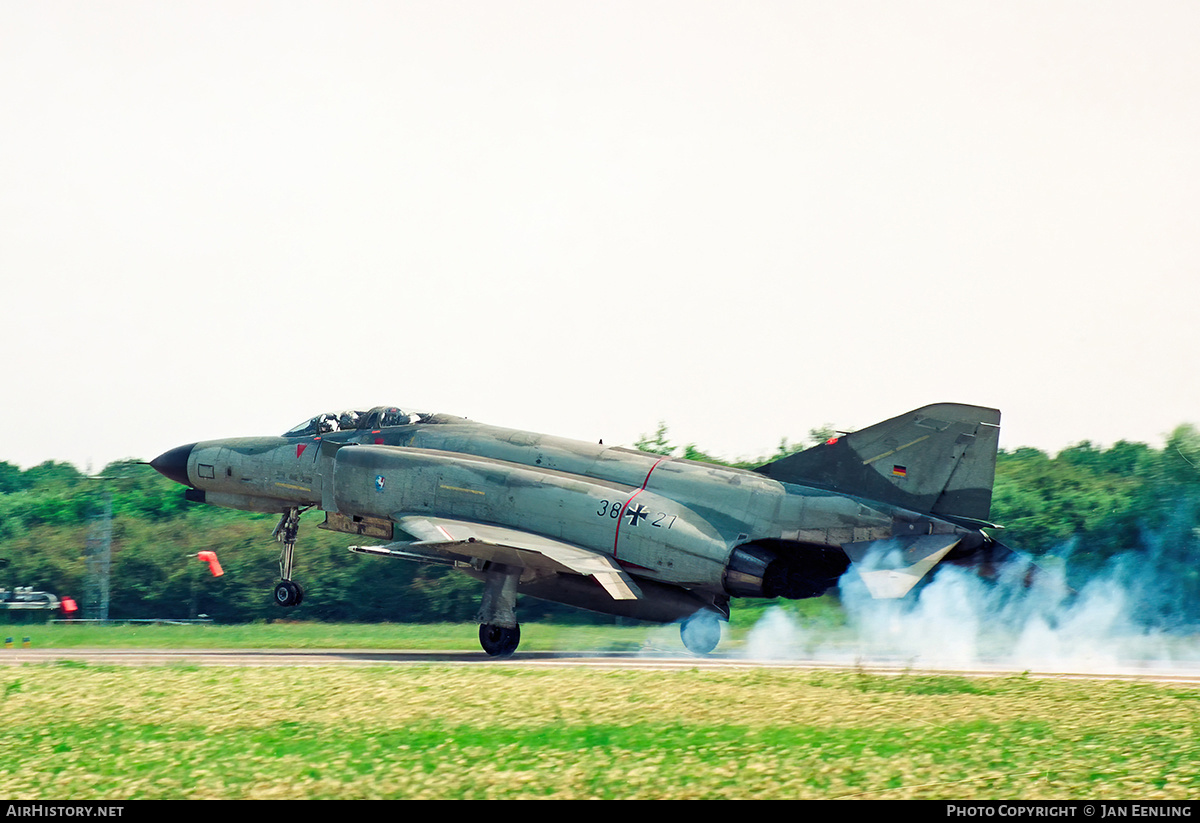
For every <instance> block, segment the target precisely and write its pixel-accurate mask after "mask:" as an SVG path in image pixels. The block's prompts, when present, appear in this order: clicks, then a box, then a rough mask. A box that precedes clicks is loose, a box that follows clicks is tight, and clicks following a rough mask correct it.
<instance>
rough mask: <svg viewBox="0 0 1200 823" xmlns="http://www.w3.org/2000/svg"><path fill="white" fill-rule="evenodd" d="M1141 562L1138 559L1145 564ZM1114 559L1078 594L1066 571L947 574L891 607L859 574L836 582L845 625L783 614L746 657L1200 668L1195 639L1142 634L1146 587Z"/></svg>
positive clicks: (772, 615) (758, 631) (1050, 668)
mask: <svg viewBox="0 0 1200 823" xmlns="http://www.w3.org/2000/svg"><path fill="white" fill-rule="evenodd" d="M1143 561H1144V558H1143ZM1131 568H1134V565H1133V564H1131V563H1130V562H1129V559H1128V558H1118V560H1117V561H1115V562H1114V563H1112V564H1110V567H1109V569H1108V570H1107V571H1106V573H1104V574H1101V575H1099V576H1097V577H1096V578H1094V579H1093V580H1092V581H1090V582H1089V583H1087V584H1086V585H1084V586H1083V587H1082V588H1081V590H1080V591H1078V592H1075V591H1072V590H1071V589H1070V588H1069V587H1068V586H1067V585H1066V584H1065V575H1064V573H1063V571H1062V567H1059V570H1058V571H1055V570H1053V569H1050V570H1048V569H1042V570H1041V571H1040V572H1039V574H1038V575H1037V576H1036V578H1035V580H1034V582H1033V584H1032V585H1031V586H1027V585H1026V584H1025V574H1026V571H1027V569H1025V568H1015V567H1014V568H1013V569H1011V570H1010V571H1009V573H1008V574H1007V575H1006V577H1005V579H1002V580H1000V581H998V582H988V581H984V580H982V579H980V578H979V577H978V576H976V575H975V574H974V573H973V572H970V571H966V570H962V569H959V568H956V567H953V566H946V567H944V568H941V569H939V570H938V572H937V574H936V576H935V577H934V579H933V580H932V582H930V583H928V584H927V585H925V586H923V587H921V588H919V589H918V590H917V591H914V592H912V593H910V594H909V595H908V596H907V597H905V598H902V599H896V600H876V599H873V598H872V597H871V596H870V594H869V593H868V592H867V589H866V586H865V585H864V584H863V582H862V579H861V578H860V577H859V576H858V574H857V573H856V572H855V571H853V570H851V571H849V572H847V573H846V574H845V575H844V576H843V577H842V582H841V586H840V599H841V604H842V608H843V609H844V612H845V618H846V625H845V626H841V627H835V628H806V627H805V625H804V623H803V621H801V620H800V619H798V618H797V617H796V616H795V615H794V614H792V613H789V612H787V611H785V610H784V609H781V608H775V609H772V610H770V611H769V612H768V613H767V614H766V615H765V616H764V617H763V618H762V619H761V620H759V622H758V623H757V625H755V627H754V628H753V629H752V630H751V632H750V634H749V636H748V638H747V640H746V642H745V644H744V650H743V652H744V654H745V656H746V657H749V658H752V659H760V660H771V659H776V660H778V659H788V660H811V661H813V662H836V663H843V664H844V663H854V662H857V663H864V664H870V663H875V664H881V665H891V666H912V667H927V668H948V669H963V668H985V669H986V668H996V669H1003V670H1013V669H1017V670H1030V671H1045V672H1070V671H1076V672H1081V673H1083V672H1086V673H1097V672H1104V673H1121V672H1123V671H1129V670H1145V669H1146V668H1148V667H1151V668H1163V667H1168V666H1177V665H1180V664H1189V667H1190V668H1191V669H1192V670H1194V669H1195V668H1196V665H1197V663H1198V662H1200V638H1198V636H1197V635H1196V634H1195V633H1194V632H1193V633H1191V634H1190V635H1189V634H1185V633H1178V634H1173V635H1168V634H1166V633H1164V632H1160V631H1157V630H1153V629H1149V628H1146V626H1145V624H1144V623H1143V622H1141V621H1139V620H1138V619H1136V618H1137V617H1138V615H1139V613H1140V610H1142V609H1144V607H1145V603H1146V601H1145V599H1144V597H1142V595H1143V594H1144V592H1143V591H1139V589H1141V588H1144V586H1145V581H1144V579H1138V578H1136V577H1133V578H1131V577H1130V576H1129V570H1130V569H1131Z"/></svg>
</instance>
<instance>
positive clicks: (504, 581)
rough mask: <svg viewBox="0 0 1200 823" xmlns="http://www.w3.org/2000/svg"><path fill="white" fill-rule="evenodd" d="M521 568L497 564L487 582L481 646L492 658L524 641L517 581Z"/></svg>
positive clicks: (481, 607) (506, 653) (481, 612)
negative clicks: (518, 607) (518, 605)
mask: <svg viewBox="0 0 1200 823" xmlns="http://www.w3.org/2000/svg"><path fill="white" fill-rule="evenodd" d="M520 580H521V570H520V569H519V568H511V567H509V566H501V565H494V566H492V567H490V568H489V569H488V571H487V577H485V578H484V582H483V601H482V602H481V603H480V604H479V645H481V646H483V650H484V651H485V652H487V653H488V654H489V655H490V656H491V657H508V656H509V655H511V654H512V653H513V652H515V651H516V650H517V645H518V644H519V643H520V642H521V627H520V626H518V625H517V612H516V608H517V583H518V582H520Z"/></svg>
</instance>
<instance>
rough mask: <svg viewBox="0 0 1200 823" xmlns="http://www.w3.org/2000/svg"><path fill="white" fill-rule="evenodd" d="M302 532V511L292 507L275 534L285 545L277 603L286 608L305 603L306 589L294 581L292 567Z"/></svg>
mask: <svg viewBox="0 0 1200 823" xmlns="http://www.w3.org/2000/svg"><path fill="white" fill-rule="evenodd" d="M299 531H300V509H298V508H296V507H294V506H293V507H292V508H290V509H288V510H287V511H286V512H284V514H283V516H282V517H280V518H279V525H277V526H276V527H275V531H274V533H273V535H274V537H275V539H276V540H278V541H279V542H280V543H282V544H283V548H282V549H281V550H280V552H279V576H280V577H281V578H283V579H282V580H280V581H279V583H278V584H276V586H275V602H276V603H277V604H279V605H280V606H283V607H285V608H291V607H292V606H299V605H300V604H301V603H302V602H304V588H303V587H302V586H301V585H300V584H299V583H297V582H296V581H294V580H292V566H293V562H294V559H295V552H296V535H297V534H298V533H299Z"/></svg>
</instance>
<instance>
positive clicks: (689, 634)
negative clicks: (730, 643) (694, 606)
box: [679, 609, 721, 654]
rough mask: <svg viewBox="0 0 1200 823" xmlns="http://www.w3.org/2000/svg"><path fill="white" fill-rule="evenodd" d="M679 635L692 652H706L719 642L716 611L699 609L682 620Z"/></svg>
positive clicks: (719, 634) (719, 622) (719, 621)
mask: <svg viewBox="0 0 1200 823" xmlns="http://www.w3.org/2000/svg"><path fill="white" fill-rule="evenodd" d="M679 636H680V637H681V638H682V639H683V645H684V646H685V647H687V650H688V651H689V652H691V653H692V654H708V653H709V652H711V651H712V650H713V649H715V648H716V647H717V644H718V643H720V642H721V618H720V616H719V615H718V614H717V613H716V612H712V611H709V610H708V609H701V610H700V611H698V612H696V613H695V614H693V615H692V616H691V617H689V618H688V619H687V620H684V621H683V624H682V625H681V626H680V627H679Z"/></svg>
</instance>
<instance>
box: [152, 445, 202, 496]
mask: <svg viewBox="0 0 1200 823" xmlns="http://www.w3.org/2000/svg"><path fill="white" fill-rule="evenodd" d="M195 445H196V444H195V443H188V444H187V445H186V446H176V447H175V448H173V449H171V450H170V451H165V452H163V453H162V454H160V455H159V456H158V457H156V458H154V459H153V460H151V461H150V466H151V467H152V468H153V469H154V470H155V471H156V472H158V473H159V474H161V475H162V476H163V477H169V478H170V479H171V480H174V481H175V482H176V483H182V484H183V485H185V486H190V485H192V484H191V483H190V482H189V481H188V476H187V464H188V456H189V455H190V454H191V453H192V447H193V446H195Z"/></svg>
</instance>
